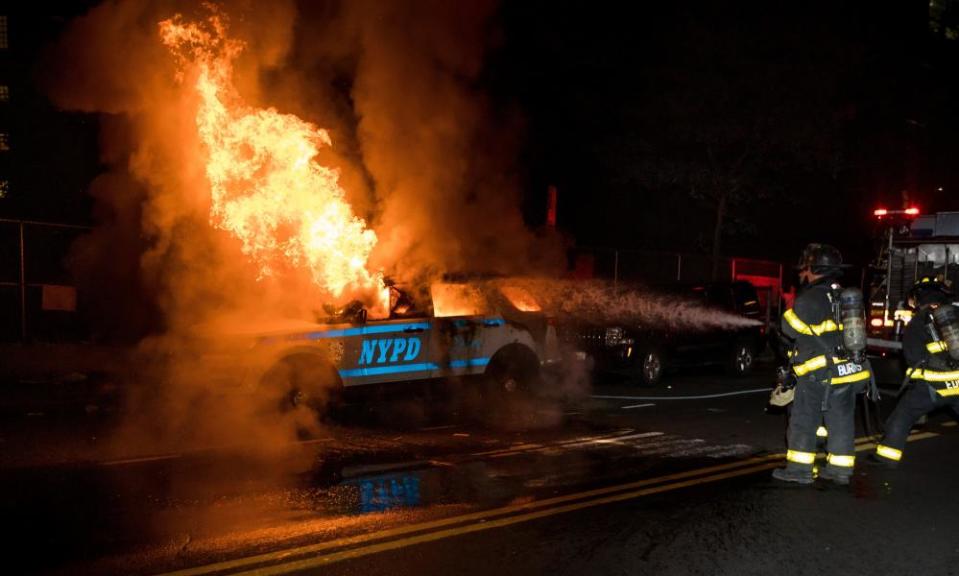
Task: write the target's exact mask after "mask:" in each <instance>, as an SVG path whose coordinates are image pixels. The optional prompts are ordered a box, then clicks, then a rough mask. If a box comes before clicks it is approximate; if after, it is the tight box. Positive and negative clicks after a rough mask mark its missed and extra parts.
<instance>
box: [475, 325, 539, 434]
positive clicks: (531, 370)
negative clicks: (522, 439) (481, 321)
mask: <svg viewBox="0 0 959 576" xmlns="http://www.w3.org/2000/svg"><path fill="white" fill-rule="evenodd" d="M539 379H540V370H539V360H538V359H537V357H536V354H535V353H533V351H532V350H530V349H529V348H527V347H526V346H523V345H521V344H510V345H508V346H506V347H504V348H502V349H501V350H500V351H499V352H497V353H496V354H494V355H493V358H492V360H491V361H490V363H489V365H488V366H487V368H486V372H484V374H483V378H482V385H481V388H480V394H479V395H480V396H481V400H480V402H479V403H478V404H477V405H474V406H473V409H474V410H475V411H474V410H470V414H471V416H472V417H474V418H475V419H476V421H478V422H479V423H481V424H482V425H483V426H487V427H491V428H493V429H503V430H517V429H525V428H526V427H528V426H530V425H531V424H532V423H533V421H534V420H535V418H536V411H535V409H534V405H533V404H532V403H531V400H532V398H533V397H534V395H535V392H536V391H537V389H538V385H539Z"/></svg>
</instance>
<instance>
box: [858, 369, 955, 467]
mask: <svg viewBox="0 0 959 576" xmlns="http://www.w3.org/2000/svg"><path fill="white" fill-rule="evenodd" d="M945 406H948V407H950V408H952V409H953V411H956V412H957V413H959V396H948V397H943V396H940V395H939V394H938V393H936V391H935V389H934V388H933V387H932V386H930V385H929V384H928V383H927V382H924V381H922V380H912V381H911V382H910V383H909V386H908V387H907V388H906V391H905V392H904V393H903V395H902V397H901V398H900V399H899V403H898V404H896V407H895V408H894V409H893V411H892V414H890V415H889V419H888V420H886V433H885V435H883V437H882V442H881V443H880V444H879V445H878V446H876V455H877V456H880V457H882V458H885V459H887V460H891V461H893V462H899V460H901V459H902V450H903V448H904V447H905V446H906V438H908V437H909V431H910V430H912V427H913V425H914V424H915V423H916V421H917V420H919V418H921V417H922V416H925V415H926V414H928V413H930V412H932V411H933V410H935V409H936V408H942V407H945Z"/></svg>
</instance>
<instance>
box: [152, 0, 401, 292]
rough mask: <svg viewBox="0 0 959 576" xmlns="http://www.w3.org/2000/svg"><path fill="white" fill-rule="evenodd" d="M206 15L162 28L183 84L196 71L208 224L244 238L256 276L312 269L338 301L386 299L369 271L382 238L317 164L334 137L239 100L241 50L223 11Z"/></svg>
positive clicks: (166, 22)
mask: <svg viewBox="0 0 959 576" xmlns="http://www.w3.org/2000/svg"><path fill="white" fill-rule="evenodd" d="M210 11H211V15H210V16H209V18H208V19H207V20H206V22H203V23H197V22H185V21H184V20H183V18H182V17H181V16H180V15H176V16H174V17H173V18H171V19H169V20H164V21H162V22H160V24H159V28H160V37H161V39H162V41H163V43H164V45H166V46H167V47H168V48H169V49H170V50H171V52H172V53H173V54H174V56H175V57H176V59H177V62H178V64H179V72H178V79H179V80H181V81H182V80H183V79H184V77H186V75H187V74H190V75H192V74H196V82H195V85H194V87H195V88H196V90H197V93H198V95H199V105H198V109H197V115H196V126H197V130H198V133H199V136H200V140H201V142H202V144H203V145H204V147H205V149H206V151H207V153H208V155H209V158H208V160H207V164H206V176H207V179H208V180H209V182H210V194H211V201H212V203H211V207H210V223H211V224H212V225H213V226H214V227H216V228H219V229H222V230H227V231H229V232H230V233H232V234H233V235H235V236H236V237H237V238H239V240H240V241H241V242H242V250H243V253H244V254H246V255H247V256H248V257H249V258H250V259H251V260H252V261H253V262H255V263H256V264H257V265H258V267H259V272H260V278H263V277H267V276H271V275H274V274H276V273H277V272H278V271H279V270H280V269H282V268H283V267H285V266H293V267H306V268H307V269H308V270H309V273H310V276H311V278H312V281H313V282H314V283H315V284H316V285H318V286H320V287H321V288H323V289H325V290H327V291H329V292H330V293H331V294H332V295H333V296H334V297H337V298H339V297H340V296H342V295H343V293H344V292H345V291H348V290H349V291H356V290H360V291H373V290H379V291H380V293H381V294H385V292H383V291H382V277H381V275H380V274H378V273H371V272H370V271H369V269H368V268H367V261H368V259H369V255H370V252H371V251H372V250H373V247H374V246H375V245H376V241H377V238H376V234H375V233H374V232H373V231H372V230H370V229H368V228H367V226H366V222H365V221H364V220H363V219H361V218H359V217H357V216H356V215H355V214H354V213H353V210H352V208H351V207H350V205H349V204H348V203H347V202H346V200H345V196H344V192H343V189H342V188H341V187H340V185H339V182H338V179H339V173H338V172H337V171H336V170H335V169H331V168H328V167H326V166H323V165H321V164H319V163H318V162H317V160H316V155H317V153H318V151H319V149H320V147H321V146H331V145H332V143H331V141H330V136H329V134H328V133H327V132H326V130H323V129H321V128H318V127H316V126H315V125H313V124H311V123H309V122H306V121H304V120H302V119H300V118H298V117H297V116H294V115H292V114H281V113H280V112H278V111H277V110H276V109H274V108H265V109H263V108H254V107H251V106H247V105H245V104H244V103H243V102H242V100H241V99H240V97H239V95H238V93H237V91H236V88H235V87H234V85H233V61H234V59H235V58H236V57H237V55H238V54H239V53H240V52H241V51H242V50H243V47H244V44H243V42H241V41H239V40H237V39H234V38H230V37H229V36H228V35H227V32H228V26H227V21H226V17H225V16H224V15H223V14H221V13H220V12H219V11H218V10H217V9H216V8H214V7H210ZM382 297H383V296H381V297H380V299H381V300H382Z"/></svg>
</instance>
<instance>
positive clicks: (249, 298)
mask: <svg viewBox="0 0 959 576" xmlns="http://www.w3.org/2000/svg"><path fill="white" fill-rule="evenodd" d="M495 9H496V6H495V3H493V2H470V3H468V4H462V3H448V2H441V1H431V2H373V1H348V2H337V1H330V2H321V3H303V4H302V5H297V4H296V3H295V2H292V1H279V2H269V3H254V2H247V1H243V0H238V1H235V2H223V3H219V4H216V5H215V6H213V5H209V4H197V3H193V2H180V1H177V0H157V1H148V0H107V1H106V2H104V3H102V4H100V5H99V6H97V7H95V8H93V9H92V10H90V12H89V13H87V14H86V15H84V16H82V17H80V18H78V19H77V20H75V21H74V22H72V23H71V24H70V26H69V27H68V29H67V31H66V33H65V34H64V36H63V37H62V39H61V40H60V41H59V44H58V45H57V46H55V47H54V49H53V50H52V51H51V66H49V67H48V68H49V69H50V70H52V73H51V74H50V76H49V77H48V78H47V80H46V83H47V85H48V92H49V93H50V95H51V97H52V98H53V100H54V101H55V102H56V103H57V104H59V105H60V106H61V107H63V108H64V109H69V110H76V111H84V112H90V113H97V114H99V115H100V117H101V119H102V127H103V129H102V137H101V150H102V156H101V159H102V162H103V164H104V165H105V166H106V171H105V172H104V174H103V175H102V176H100V177H99V178H98V179H97V180H96V181H95V182H94V183H93V184H92V185H91V193H92V194H93V195H94V196H95V197H96V199H97V201H98V207H97V210H98V213H97V216H98V219H99V226H98V227H97V229H96V230H95V232H93V233H92V234H91V235H90V236H89V237H87V238H85V239H84V240H83V241H81V242H80V243H79V244H78V245H77V246H76V249H75V258H74V260H75V262H76V266H77V276H78V277H79V278H80V280H81V282H82V288H83V289H84V293H85V294H91V295H93V297H94V298H93V300H94V301H93V302H91V304H92V308H93V310H95V311H96V317H97V321H96V328H97V329H98V330H99V335H100V336H101V337H103V338H111V337H112V338H121V339H126V340H128V341H129V340H139V342H140V351H141V352H142V354H143V355H144V360H143V361H142V362H140V363H139V364H140V365H141V366H150V367H152V368H151V369H150V370H149V371H148V373H144V374H140V375H138V376H137V381H139V382H141V383H142V384H144V386H143V392H142V394H141V395H140V401H139V402H137V407H138V408H140V409H144V410H145V409H146V408H147V407H148V408H149V411H150V412H152V413H153V416H154V417H153V418H142V417H141V416H140V415H138V417H137V418H138V424H142V426H141V428H143V429H144V430H145V431H144V433H142V434H141V437H142V438H145V439H146V438H150V439H169V440H170V441H171V442H183V441H196V442H199V443H210V442H213V443H222V442H236V441H237V439H238V438H244V437H246V438H250V439H253V438H264V437H268V436H271V433H270V432H269V431H267V430H265V429H262V428H256V429H251V428H245V427H244V425H243V422H245V421H246V420H247V416H250V415H254V414H257V413H259V411H261V409H262V406H260V405H258V404H252V405H247V406H238V405H234V404H230V406H229V411H230V413H231V422H230V426H222V425H220V426H216V425H210V426H203V425H198V424H199V423H201V422H204V421H208V418H209V413H210V412H211V411H218V410H217V406H221V407H222V406H223V405H222V404H218V403H219V402H220V399H219V397H218V394H219V393H220V392H221V391H220V390H217V389H216V387H215V386H213V385H212V384H211V383H210V382H211V378H210V375H211V374H213V373H214V372H215V371H216V367H214V366H212V365H209V364H207V363H206V360H205V358H206V357H207V356H208V354H207V353H208V352H215V351H216V350H215V348H216V347H217V346H219V345H222V344H223V342H224V341H225V340H226V338H227V337H228V336H229V334H228V333H226V332H224V331H222V330H219V329H217V328H213V329H211V328H210V327H211V326H224V325H226V324H229V323H230V322H224V321H223V319H224V318H227V319H230V318H232V319H237V318H240V319H242V321H241V322H240V323H241V324H243V327H244V329H245V330H244V331H245V332H248V333H249V332H255V331H256V328H257V326H260V325H262V324H264V323H265V322H267V321H268V320H273V319H276V318H299V319H303V320H312V319H314V318H315V317H316V316H317V315H318V314H319V313H320V312H321V311H322V309H323V305H324V304H325V303H328V302H331V301H333V302H334V303H344V302H345V301H347V300H349V299H351V298H359V299H365V300H369V298H370V294H369V290H367V289H364V290H351V289H350V287H346V288H345V289H344V290H342V292H341V293H339V294H334V293H331V291H330V290H327V289H324V288H325V287H324V286H317V283H316V282H315V281H314V278H311V277H310V274H309V273H308V272H307V271H305V270H297V269H296V268H295V267H290V268H291V269H286V270H284V273H283V274H274V275H272V276H267V277H264V274H263V267H262V262H260V263H257V262H255V261H253V260H255V259H251V258H249V257H247V254H249V253H251V250H250V247H249V245H248V243H247V242H245V241H243V240H241V239H238V238H237V237H236V236H233V235H231V234H229V233H228V232H226V231H224V230H221V229H217V228H216V227H215V226H213V225H211V214H216V211H215V210H213V211H212V212H211V205H212V202H213V201H214V198H213V194H212V187H211V181H210V170H209V166H208V161H209V159H210V157H211V152H213V151H211V150H210V149H209V147H208V146H206V145H205V142H204V140H203V139H201V138H200V136H199V135H198V126H197V124H198V123H197V110H198V108H199V106H200V104H201V97H200V95H198V94H197V91H196V89H195V83H194V80H195V78H196V77H197V74H198V72H197V70H196V69H191V68H189V67H184V66H183V62H182V61H178V59H177V58H175V57H173V55H172V54H171V52H170V50H169V49H168V47H167V46H164V44H163V42H162V41H161V34H160V29H159V24H160V22H163V21H166V20H169V19H171V18H174V17H176V16H177V15H180V17H181V18H182V21H183V22H206V21H209V20H210V16H211V14H218V15H221V16H222V23H223V24H224V25H225V26H227V27H228V34H229V36H230V37H231V38H235V39H236V40H237V42H238V43H240V44H242V49H238V50H236V54H235V60H234V61H233V69H232V74H231V78H230V82H231V84H232V88H231V90H233V91H235V93H236V97H237V100H238V101H242V106H243V107H244V110H246V111H247V112H244V114H243V117H244V118H246V117H249V116H250V115H255V114H256V113H257V112H256V111H257V110H263V111H267V112H273V111H274V110H275V112H276V113H278V114H280V115H282V114H296V115H298V116H299V117H301V118H302V119H303V120H304V121H305V122H309V123H311V124H313V125H315V126H317V127H319V128H326V127H328V128H329V131H328V134H329V140H330V141H331V142H332V146H328V147H324V148H323V149H322V150H320V152H319V153H318V155H317V156H316V157H315V158H314V160H315V161H316V162H319V163H320V164H322V165H323V166H324V167H326V168H328V169H329V170H330V171H335V172H336V173H338V174H339V177H340V180H339V182H340V185H341V186H342V187H343V197H344V198H345V199H346V200H347V201H348V202H349V204H350V205H351V206H352V209H353V212H354V213H355V214H357V215H358V217H359V218H362V219H363V220H364V221H365V222H366V223H367V224H368V225H369V227H370V228H371V229H372V230H373V231H374V232H375V234H376V237H377V243H376V245H375V247H374V248H373V253H372V257H371V260H370V262H369V265H368V266H369V270H368V271H369V272H370V273H371V274H373V275H376V274H380V273H383V274H386V275H389V276H391V277H394V278H396V279H400V280H406V281H414V282H419V283H420V284H421V285H422V284H423V283H424V282H426V281H428V280H429V279H430V278H435V277H437V276H438V275H440V274H442V273H446V272H457V271H464V270H466V271H470V270H474V271H475V270H481V271H484V272H491V271H493V272H499V273H515V272H517V271H520V270H523V271H528V270H531V269H534V270H543V269H548V268H549V267H550V266H552V265H553V263H555V262H558V261H560V259H559V258H556V256H557V254H558V251H557V250H555V246H554V245H553V244H552V243H550V242H548V241H547V242H541V241H539V240H538V239H537V238H536V237H535V236H534V235H533V234H531V233H530V232H529V231H528V230H527V229H526V228H525V227H524V225H523V221H522V217H521V215H520V212H519V210H518V206H519V202H518V187H517V178H516V171H515V166H514V165H513V164H512V160H513V158H514V151H515V147H516V141H517V136H516V135H517V134H519V133H520V132H521V131H520V130H518V127H520V123H518V122H516V120H515V116H513V115H511V114H510V113H508V112H507V113H500V112H498V111H495V110H494V109H493V107H492V106H491V105H490V104H489V102H488V101H487V99H486V98H485V96H484V94H483V90H482V81H481V77H482V71H483V61H484V57H485V56H486V54H487V51H488V50H489V48H490V45H489V39H490V38H493V37H495V26H494V24H493V21H494V14H495ZM240 152H241V154H240V156H241V157H242V150H240ZM251 153H254V154H260V153H262V151H260V150H256V151H251ZM269 165H270V163H269V162H268V161H258V162H257V166H260V167H268V166H269ZM257 175H258V173H256V172H254V173H252V174H251V177H252V178H256V177H257ZM221 184H222V186H221V188H222V189H224V190H226V191H227V193H232V189H230V186H233V183H232V182H225V183H222V182H221ZM258 225H259V224H258ZM278 229H279V230H282V229H283V228H282V226H280V227H278ZM258 264H260V265H258ZM233 324H234V325H236V322H235V321H234V322H233ZM268 361H269V359H264V362H268ZM231 402H232V401H231ZM221 424H222V423H221ZM301 424H302V423H301V422H299V420H298V418H293V419H292V422H284V423H282V424H281V425H277V426H274V427H272V430H273V431H274V433H273V434H272V438H273V439H274V440H277V441H279V442H282V441H283V440H284V439H292V437H293V435H294V434H295V430H296V429H298V428H300V427H301Z"/></svg>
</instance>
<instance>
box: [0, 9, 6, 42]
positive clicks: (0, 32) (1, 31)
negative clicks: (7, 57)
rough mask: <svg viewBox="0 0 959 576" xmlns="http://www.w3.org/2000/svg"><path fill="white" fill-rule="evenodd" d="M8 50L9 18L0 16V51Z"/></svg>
mask: <svg viewBox="0 0 959 576" xmlns="http://www.w3.org/2000/svg"><path fill="white" fill-rule="evenodd" d="M6 49H7V17H6V16H0V50H6Z"/></svg>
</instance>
